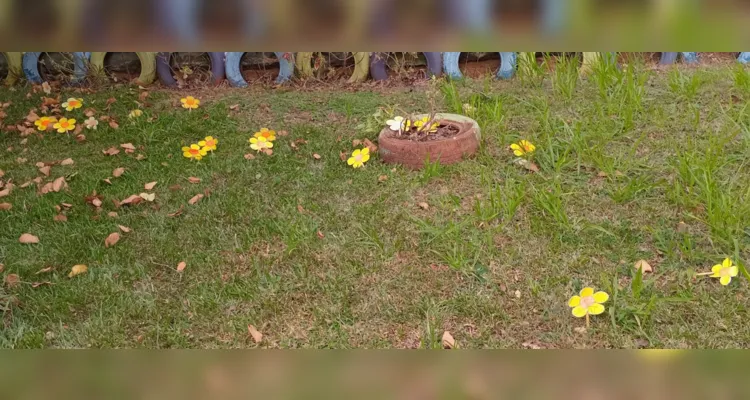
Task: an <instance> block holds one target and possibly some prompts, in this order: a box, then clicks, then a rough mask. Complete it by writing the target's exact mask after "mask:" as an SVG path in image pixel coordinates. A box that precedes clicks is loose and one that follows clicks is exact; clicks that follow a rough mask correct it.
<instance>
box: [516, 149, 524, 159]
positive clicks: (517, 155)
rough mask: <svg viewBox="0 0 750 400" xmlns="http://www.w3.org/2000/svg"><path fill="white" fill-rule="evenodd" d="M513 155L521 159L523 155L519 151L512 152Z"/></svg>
mask: <svg viewBox="0 0 750 400" xmlns="http://www.w3.org/2000/svg"><path fill="white" fill-rule="evenodd" d="M513 154H515V155H516V157H521V156H522V155H523V154H524V153H523V151H521V150H513Z"/></svg>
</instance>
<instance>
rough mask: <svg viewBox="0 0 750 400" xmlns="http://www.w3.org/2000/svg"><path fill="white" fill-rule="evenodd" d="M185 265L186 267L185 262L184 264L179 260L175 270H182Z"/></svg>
mask: <svg viewBox="0 0 750 400" xmlns="http://www.w3.org/2000/svg"><path fill="white" fill-rule="evenodd" d="M185 267H187V264H185V261H182V262H180V263H179V264H177V272H182V271H184V270H185Z"/></svg>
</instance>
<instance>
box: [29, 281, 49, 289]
mask: <svg viewBox="0 0 750 400" xmlns="http://www.w3.org/2000/svg"><path fill="white" fill-rule="evenodd" d="M52 285H54V283H52V282H49V281H47V282H34V283H32V284H31V287H32V288H33V289H36V288H38V287H39V286H52Z"/></svg>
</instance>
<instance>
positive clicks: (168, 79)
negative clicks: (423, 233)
mask: <svg viewBox="0 0 750 400" xmlns="http://www.w3.org/2000/svg"><path fill="white" fill-rule="evenodd" d="M207 54H208V56H209V58H210V59H211V75H212V77H211V81H212V82H213V83H214V84H216V85H218V84H220V83H221V82H222V81H223V80H224V73H225V67H224V53H222V52H210V53H207ZM171 57H172V53H170V52H161V53H158V54H157V55H156V74H157V75H158V76H159V80H160V81H161V83H163V84H164V85H165V86H169V87H175V86H177V80H175V79H174V77H173V76H172V67H171V66H170V65H169V59H170V58H171Z"/></svg>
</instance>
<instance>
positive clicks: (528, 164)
mask: <svg viewBox="0 0 750 400" xmlns="http://www.w3.org/2000/svg"><path fill="white" fill-rule="evenodd" d="M515 162H516V164H518V165H520V166H522V167H524V168H526V169H527V170H529V171H531V172H539V171H540V170H539V166H538V165H536V164H534V163H533V162H531V161H529V160H526V159H524V158H518V159H516V161H515Z"/></svg>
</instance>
